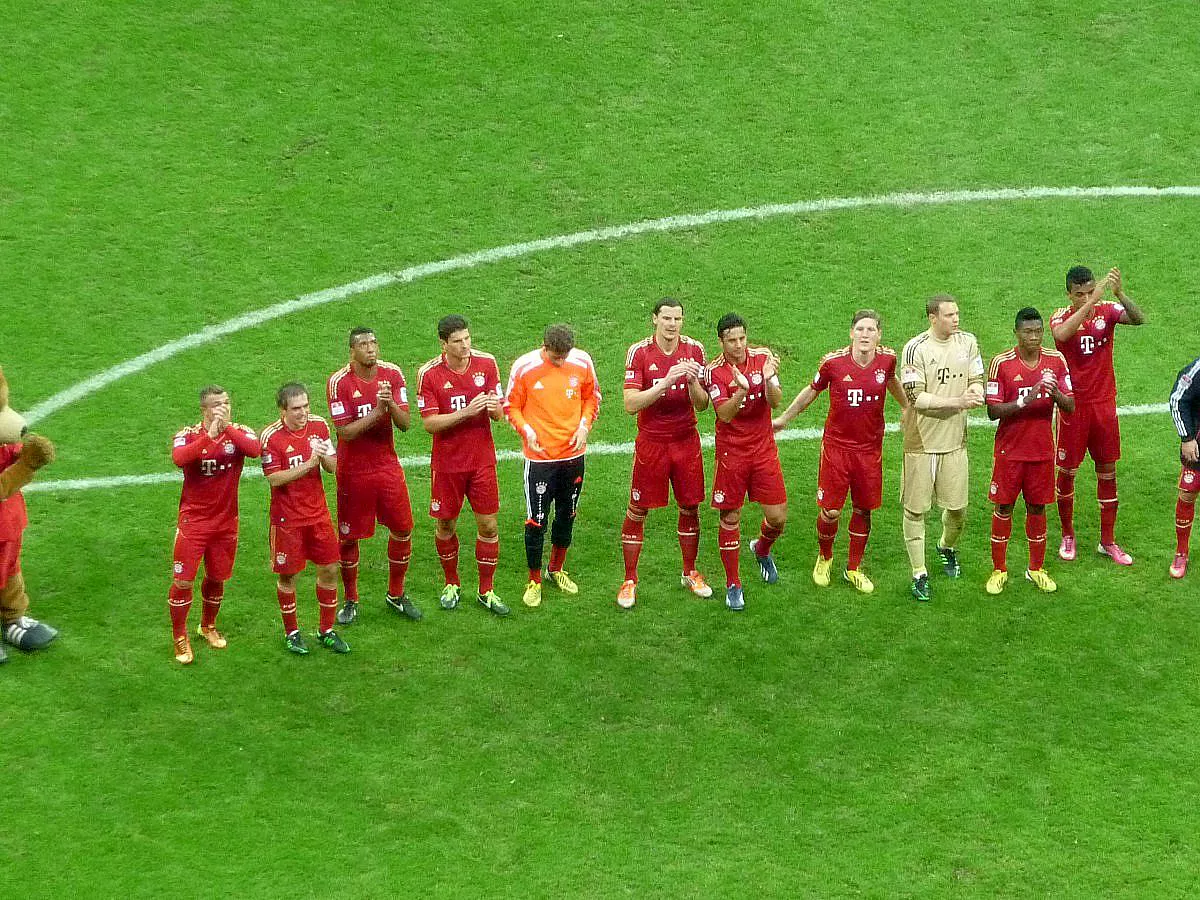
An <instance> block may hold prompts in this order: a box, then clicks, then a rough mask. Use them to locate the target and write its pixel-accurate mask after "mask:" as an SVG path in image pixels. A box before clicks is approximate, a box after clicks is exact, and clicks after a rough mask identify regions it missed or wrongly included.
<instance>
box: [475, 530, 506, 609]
mask: <svg viewBox="0 0 1200 900" xmlns="http://www.w3.org/2000/svg"><path fill="white" fill-rule="evenodd" d="M499 560H500V536H499V535H496V537H494V538H492V539H491V540H490V541H488V540H484V539H483V538H481V537H476V538H475V563H476V564H477V565H478V566H479V593H481V594H486V593H487V592H488V591H490V590H491V589H492V587H493V585H494V584H495V580H496V563H497V562H499Z"/></svg>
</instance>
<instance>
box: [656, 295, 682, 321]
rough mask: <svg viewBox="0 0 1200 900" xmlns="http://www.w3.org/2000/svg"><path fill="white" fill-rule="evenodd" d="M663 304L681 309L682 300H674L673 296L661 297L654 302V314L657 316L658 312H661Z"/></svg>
mask: <svg viewBox="0 0 1200 900" xmlns="http://www.w3.org/2000/svg"><path fill="white" fill-rule="evenodd" d="M664 306H678V307H679V308H680V309H683V301H682V300H676V299H675V298H674V297H663V298H662V299H661V300H659V301H658V302H657V303H655V304H654V315H656V316H657V315H658V314H659V313H660V312H662V308H663V307H664Z"/></svg>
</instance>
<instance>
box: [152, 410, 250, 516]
mask: <svg viewBox="0 0 1200 900" xmlns="http://www.w3.org/2000/svg"><path fill="white" fill-rule="evenodd" d="M261 449H262V445H261V444H260V442H259V440H258V436H257V435H256V434H255V433H254V431H253V430H251V429H250V428H247V427H246V426H245V425H238V424H236V423H230V424H229V425H226V426H225V430H224V431H222V432H221V433H220V434H219V435H217V437H216V439H215V440H214V439H213V438H211V437H209V436H208V429H206V428H205V427H204V425H203V424H202V423H197V424H195V425H189V426H188V427H187V428H184V429H183V430H181V431H179V432H176V434H175V440H174V442H173V444H172V447H171V461H172V462H174V463H175V465H177V466H179V468H181V469H183V491H182V492H181V493H180V495H179V527H180V528H183V527H184V526H187V531H189V532H191V533H193V534H195V533H198V532H199V533H204V532H217V531H237V521H238V482H239V480H240V479H241V477H242V463H243V461H244V460H245V459H246V457H250V458H251V459H255V458H257V457H258V454H259V453H260V452H261Z"/></svg>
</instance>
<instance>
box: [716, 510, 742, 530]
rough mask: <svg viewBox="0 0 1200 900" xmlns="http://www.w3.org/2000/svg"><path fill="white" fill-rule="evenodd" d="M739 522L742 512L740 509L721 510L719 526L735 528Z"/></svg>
mask: <svg viewBox="0 0 1200 900" xmlns="http://www.w3.org/2000/svg"><path fill="white" fill-rule="evenodd" d="M741 521H742V511H741V510H740V509H723V510H721V524H722V525H724V526H725V527H726V528H737V527H738V525H739V524H741Z"/></svg>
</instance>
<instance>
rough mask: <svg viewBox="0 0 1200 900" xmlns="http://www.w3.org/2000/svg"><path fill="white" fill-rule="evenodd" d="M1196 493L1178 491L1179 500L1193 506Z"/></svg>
mask: <svg viewBox="0 0 1200 900" xmlns="http://www.w3.org/2000/svg"><path fill="white" fill-rule="evenodd" d="M1196 493H1197V492H1196V491H1180V492H1179V502H1180V503H1186V504H1188V505H1189V506H1194V505H1195V503H1196Z"/></svg>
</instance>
